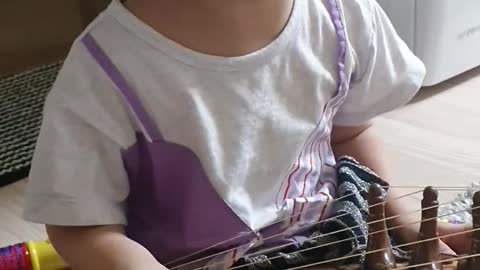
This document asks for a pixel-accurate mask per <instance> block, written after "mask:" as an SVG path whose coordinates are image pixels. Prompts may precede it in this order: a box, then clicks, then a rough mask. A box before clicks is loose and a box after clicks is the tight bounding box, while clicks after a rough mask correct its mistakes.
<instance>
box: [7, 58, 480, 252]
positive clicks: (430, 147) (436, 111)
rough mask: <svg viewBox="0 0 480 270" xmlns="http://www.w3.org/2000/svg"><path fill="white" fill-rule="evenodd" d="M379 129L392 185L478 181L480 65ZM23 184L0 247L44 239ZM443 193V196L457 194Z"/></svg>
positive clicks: (426, 93) (429, 91) (10, 190)
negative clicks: (27, 211)
mask: <svg viewBox="0 0 480 270" xmlns="http://www.w3.org/2000/svg"><path fill="white" fill-rule="evenodd" d="M375 128H376V129H377V130H378V132H379V133H380V134H381V135H382V136H383V138H384V140H385V142H386V145H387V150H388V153H389V158H390V159H389V160H390V162H391V166H392V170H393V172H394V174H393V175H394V176H395V179H393V182H394V183H393V184H394V185H402V186H405V185H414V186H425V185H436V186H465V185H467V184H469V183H471V182H473V181H480V68H477V69H475V70H472V71H470V72H468V73H466V74H464V75H462V76H460V77H457V78H455V79H452V80H450V81H447V82H445V83H442V84H440V85H438V86H435V87H431V88H425V89H423V90H422V91H421V92H420V94H419V95H418V96H417V97H416V98H415V100H414V101H413V102H412V103H411V104H410V105H408V106H406V107H405V108H402V109H400V110H397V111H395V112H393V113H390V114H388V115H385V116H382V117H381V118H379V119H377V120H376V127H375ZM25 186H26V182H25V181H22V182H19V183H17V184H14V185H11V186H8V187H5V188H1V189H0V246H4V245H8V244H12V243H16V242H19V241H25V240H42V239H44V238H45V234H44V230H43V228H42V226H39V225H33V224H29V223H26V222H24V221H22V219H21V217H20V213H21V207H22V204H23V194H24V190H25ZM411 191H412V190H409V189H406V190H404V191H403V192H404V193H407V192H411ZM413 191H414V190H413ZM441 195H442V197H441V199H442V200H443V201H446V200H449V199H450V198H452V196H454V194H453V193H448V192H444V193H441ZM412 203H414V204H416V203H417V202H415V199H414V200H413V201H412Z"/></svg>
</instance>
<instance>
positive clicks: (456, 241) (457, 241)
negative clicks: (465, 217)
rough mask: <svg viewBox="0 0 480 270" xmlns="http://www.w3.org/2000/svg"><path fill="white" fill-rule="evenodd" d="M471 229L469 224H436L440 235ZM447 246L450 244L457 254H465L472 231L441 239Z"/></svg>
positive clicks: (468, 250) (467, 250) (468, 248)
mask: <svg viewBox="0 0 480 270" xmlns="http://www.w3.org/2000/svg"><path fill="white" fill-rule="evenodd" d="M471 229H472V225H471V224H458V225H457V224H448V223H443V222H441V223H439V224H438V234H439V235H440V236H444V235H449V234H453V233H459V232H465V231H469V230H471ZM442 240H443V241H444V242H445V243H446V244H447V245H448V246H450V247H451V248H452V249H453V250H454V251H455V252H456V253H458V254H467V253H469V252H470V245H471V241H472V233H471V232H469V233H462V234H459V235H455V236H450V237H446V238H443V239H442Z"/></svg>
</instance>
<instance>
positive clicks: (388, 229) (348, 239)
mask: <svg viewBox="0 0 480 270" xmlns="http://www.w3.org/2000/svg"><path fill="white" fill-rule="evenodd" d="M436 207H438V206H434V207H426V208H422V209H419V210H416V211H415V212H418V211H423V210H428V209H432V208H436ZM478 208H480V206H476V207H471V208H470V207H469V208H465V209H462V210H459V211H455V212H452V213H448V214H444V215H440V216H438V217H434V218H426V219H421V220H418V221H415V222H410V223H408V224H403V225H398V226H394V227H389V228H387V229H385V230H379V231H376V232H372V233H369V234H368V236H370V235H374V234H378V233H382V232H386V231H391V230H396V229H399V228H404V227H408V226H411V225H415V224H418V223H421V222H425V221H430V220H435V219H437V218H441V217H446V216H450V215H454V214H458V213H462V212H465V211H468V210H475V209H478ZM392 217H393V218H397V217H398V216H392ZM392 217H389V218H392ZM389 218H385V219H382V220H376V221H373V222H369V223H363V224H360V225H356V226H352V227H349V228H345V229H342V230H338V231H334V232H330V233H327V234H322V235H318V236H314V237H310V238H307V239H306V240H305V241H308V240H315V239H318V238H322V237H325V236H328V235H332V234H336V233H339V232H342V231H345V230H348V229H354V228H359V227H361V226H365V225H368V224H373V223H375V222H383V221H386V220H388V219H389ZM477 230H478V229H474V230H471V231H477ZM466 233H469V231H464V232H459V233H455V234H451V235H444V236H441V237H439V239H441V238H446V237H449V236H454V235H460V234H466ZM360 237H364V236H355V237H351V238H347V239H342V240H337V241H333V242H329V243H325V244H322V245H318V246H315V247H310V248H305V249H302V250H299V251H294V252H291V253H288V254H297V253H301V252H304V251H309V250H315V249H319V248H322V247H326V246H329V245H333V244H338V243H342V242H346V241H351V240H355V239H358V238H360ZM414 243H416V242H414ZM293 244H294V243H288V244H284V245H280V246H276V247H274V248H269V249H264V250H260V251H258V252H254V253H251V254H249V256H255V255H259V254H265V253H269V252H272V251H275V250H278V249H282V248H285V247H289V246H291V245H293ZM408 244H410V243H407V244H403V245H408ZM401 246H402V245H399V246H397V247H401ZM220 254H222V253H220ZM209 257H210V256H207V257H205V258H202V259H199V260H196V261H195V262H198V261H202V260H205V259H208V258H209ZM280 257H281V256H274V257H271V258H270V259H272V260H273V259H277V258H280ZM192 263H193V262H192ZM189 264H190V263H187V264H183V265H182V266H186V265H189ZM219 264H222V262H217V263H213V264H211V265H210V266H216V265H219ZM253 264H254V263H251V264H243V265H240V266H236V267H234V268H229V269H237V268H240V267H245V266H249V265H253ZM178 267H180V266H178ZM178 267H177V268H178ZM172 269H174V268H172ZM200 269H203V268H202V267H200V268H196V269H194V270H200Z"/></svg>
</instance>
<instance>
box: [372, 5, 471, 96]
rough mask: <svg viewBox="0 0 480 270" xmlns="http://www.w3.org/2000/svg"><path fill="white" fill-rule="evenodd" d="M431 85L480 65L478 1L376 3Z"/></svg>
mask: <svg viewBox="0 0 480 270" xmlns="http://www.w3.org/2000/svg"><path fill="white" fill-rule="evenodd" d="M377 1H378V2H379V3H380V5H381V6H382V7H383V9H384V10H385V12H386V13H387V14H388V15H389V17H390V20H391V21H392V23H393V24H394V26H395V27H396V29H397V31H398V33H399V35H400V36H401V37H402V38H403V39H404V40H405V42H406V43H407V44H408V46H409V47H410V48H411V49H412V51H413V52H414V53H415V54H416V55H417V56H418V57H420V58H421V59H422V61H423V62H424V63H425V65H426V66H427V77H426V79H425V82H424V85H425V86H429V85H434V84H437V83H439V82H442V81H444V80H446V79H449V78H451V77H454V76H456V75H458V74H460V73H463V72H465V71H467V70H469V69H472V68H474V67H477V66H479V65H480V0H377Z"/></svg>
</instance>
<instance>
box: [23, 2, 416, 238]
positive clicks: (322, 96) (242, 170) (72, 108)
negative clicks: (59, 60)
mask: <svg viewBox="0 0 480 270" xmlns="http://www.w3.org/2000/svg"><path fill="white" fill-rule="evenodd" d="M327 2H328V1H327V0H296V1H295V4H294V8H293V11H292V15H291V17H290V19H289V21H288V24H287V25H286V27H285V28H284V30H283V32H282V33H281V34H280V35H279V36H278V37H277V38H276V39H275V40H274V41H273V42H272V43H271V44H269V45H268V46H266V47H265V48H263V49H261V50H259V51H256V52H254V53H251V54H249V55H245V56H241V57H233V58H225V57H216V56H209V55H204V54H201V53H198V52H195V51H192V50H189V49H187V48H185V47H182V46H180V45H178V44H176V43H174V42H173V41H171V40H169V39H167V38H166V37H164V36H162V35H161V34H159V33H157V32H155V31H154V30H153V29H151V28H150V27H149V26H147V25H146V24H144V23H142V22H141V21H140V20H139V19H137V18H136V17H134V16H133V15H132V14H131V13H129V11H128V10H126V9H125V8H124V7H123V6H122V4H121V3H120V2H119V1H118V0H114V1H113V3H112V4H111V5H110V6H109V7H108V8H107V9H106V11H104V12H103V13H102V14H101V15H100V16H99V17H98V18H97V19H96V20H95V21H94V22H93V23H92V24H91V25H90V26H89V27H88V29H87V30H86V31H88V32H90V33H91V34H92V35H93V36H94V37H95V39H96V40H97V41H98V43H99V44H100V46H101V47H102V48H103V49H104V50H105V52H106V53H107V54H108V56H109V57H110V58H111V59H112V61H113V62H114V63H115V65H116V66H117V67H118V69H119V70H120V71H121V73H122V74H123V75H124V76H125V78H126V79H127V80H128V82H129V84H130V85H131V86H132V87H133V88H134V89H135V91H136V93H137V95H138V96H139V98H140V100H141V102H142V103H143V105H144V106H145V108H146V109H147V111H148V113H149V114H150V115H151V116H152V118H153V119H154V121H155V123H156V124H157V125H158V128H159V129H160V131H161V133H162V135H163V137H164V138H165V139H166V140H167V141H169V142H173V143H177V144H181V145H184V146H187V147H188V148H190V149H191V150H192V151H194V152H195V153H196V155H197V156H198V157H199V158H200V160H201V162H202V165H203V166H204V168H205V171H206V173H207V175H208V177H209V179H210V180H211V182H212V185H213V186H214V188H215V189H216V190H217V192H218V193H219V194H220V195H221V197H222V198H223V199H224V200H225V202H226V203H228V205H229V206H230V207H231V208H232V210H233V211H235V213H237V215H238V216H239V217H241V218H242V220H243V221H245V222H246V224H248V225H249V226H250V227H251V228H252V229H256V228H260V227H262V226H264V225H266V224H267V223H269V222H271V221H272V220H274V219H275V218H276V215H275V212H276V211H277V210H278V196H279V195H278V194H280V193H282V192H281V191H282V189H283V188H284V186H285V185H284V183H285V181H286V179H287V178H288V176H289V174H290V173H291V171H292V168H293V167H295V164H297V163H296V162H297V160H298V157H299V155H301V153H302V149H303V148H304V147H305V142H306V141H307V140H308V137H309V135H311V133H312V131H313V130H314V129H315V127H316V126H317V124H319V121H320V120H321V119H322V114H323V110H324V108H325V104H326V103H327V102H328V101H329V100H330V99H331V98H332V97H333V96H335V94H336V92H337V88H338V85H337V84H338V70H337V50H338V40H337V36H336V33H335V29H334V25H333V23H332V21H331V18H330V15H329V12H328V4H327ZM340 2H341V4H342V13H343V16H344V19H345V26H346V31H347V38H348V51H347V65H346V73H347V80H350V81H349V83H350V85H351V88H350V90H349V93H348V96H347V98H346V100H345V102H344V103H343V104H342V105H341V107H340V108H339V110H338V112H337V114H336V115H335V117H334V118H333V124H334V125H341V126H356V125H361V124H363V123H365V122H366V121H368V120H370V119H372V118H373V117H375V116H377V115H379V114H381V113H384V112H387V111H390V110H393V109H395V108H397V107H399V106H401V105H403V104H405V103H406V102H408V101H409V100H410V99H411V98H412V97H413V96H414V94H415V93H416V92H417V91H418V89H419V87H420V85H421V83H422V80H423V78H424V75H425V68H424V66H423V64H422V63H421V62H420V61H419V59H417V58H416V57H415V56H414V55H413V54H412V52H411V51H410V50H409V49H408V48H407V46H406V45H405V44H404V43H403V42H402V41H401V40H400V38H399V37H398V36H397V34H396V32H395V31H394V29H393V27H392V25H391V23H390V22H389V21H388V19H387V17H386V15H385V14H384V12H383V11H382V10H381V8H380V7H379V6H378V4H377V3H376V1H375V0H344V1H340ZM137 130H138V125H137V123H136V122H135V120H134V119H133V117H132V116H131V114H130V111H129V110H128V109H127V107H126V105H125V103H124V101H123V100H122V99H121V97H120V96H119V95H118V93H117V92H116V90H115V86H114V85H113V84H112V82H111V81H110V79H109V78H108V77H107V76H105V74H104V72H103V71H102V70H101V69H100V67H99V66H98V64H97V63H96V62H95V61H94V59H93V58H92V57H91V56H90V55H89V54H88V53H87V51H86V49H85V47H84V46H83V45H82V44H81V43H80V42H79V39H78V40H77V41H76V42H75V43H74V44H73V46H72V49H71V52H70V54H69V56H68V58H67V59H66V61H65V63H64V66H63V68H62V70H61V71H60V74H59V76H58V79H57V81H56V83H55V85H54V87H53V89H52V91H51V93H50V95H49V97H48V100H47V102H46V106H45V115H44V121H43V126H42V129H41V133H40V136H39V139H38V143H37V148H36V152H35V155H34V160H33V165H32V170H31V174H30V185H29V190H28V197H27V206H26V210H25V216H26V218H27V219H28V220H30V221H33V222H39V223H46V224H55V225H102V224H125V223H126V218H125V212H124V204H125V200H126V198H127V196H128V194H129V184H128V179H127V175H126V172H125V169H124V167H123V162H122V157H121V152H122V150H125V149H127V148H128V147H129V146H131V145H133V144H135V141H136V137H135V132H136V131H137ZM311 161H312V160H311ZM313 162H314V163H315V162H325V161H322V160H321V159H315V158H314V159H313ZM297 165H299V166H300V167H301V166H313V167H310V168H300V170H298V171H299V172H300V173H305V172H307V171H310V173H311V172H312V170H321V167H322V164H318V168H317V169H315V168H314V166H315V164H313V165H312V163H311V162H310V164H309V163H308V162H303V163H300V164H297ZM318 175H320V173H318Z"/></svg>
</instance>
